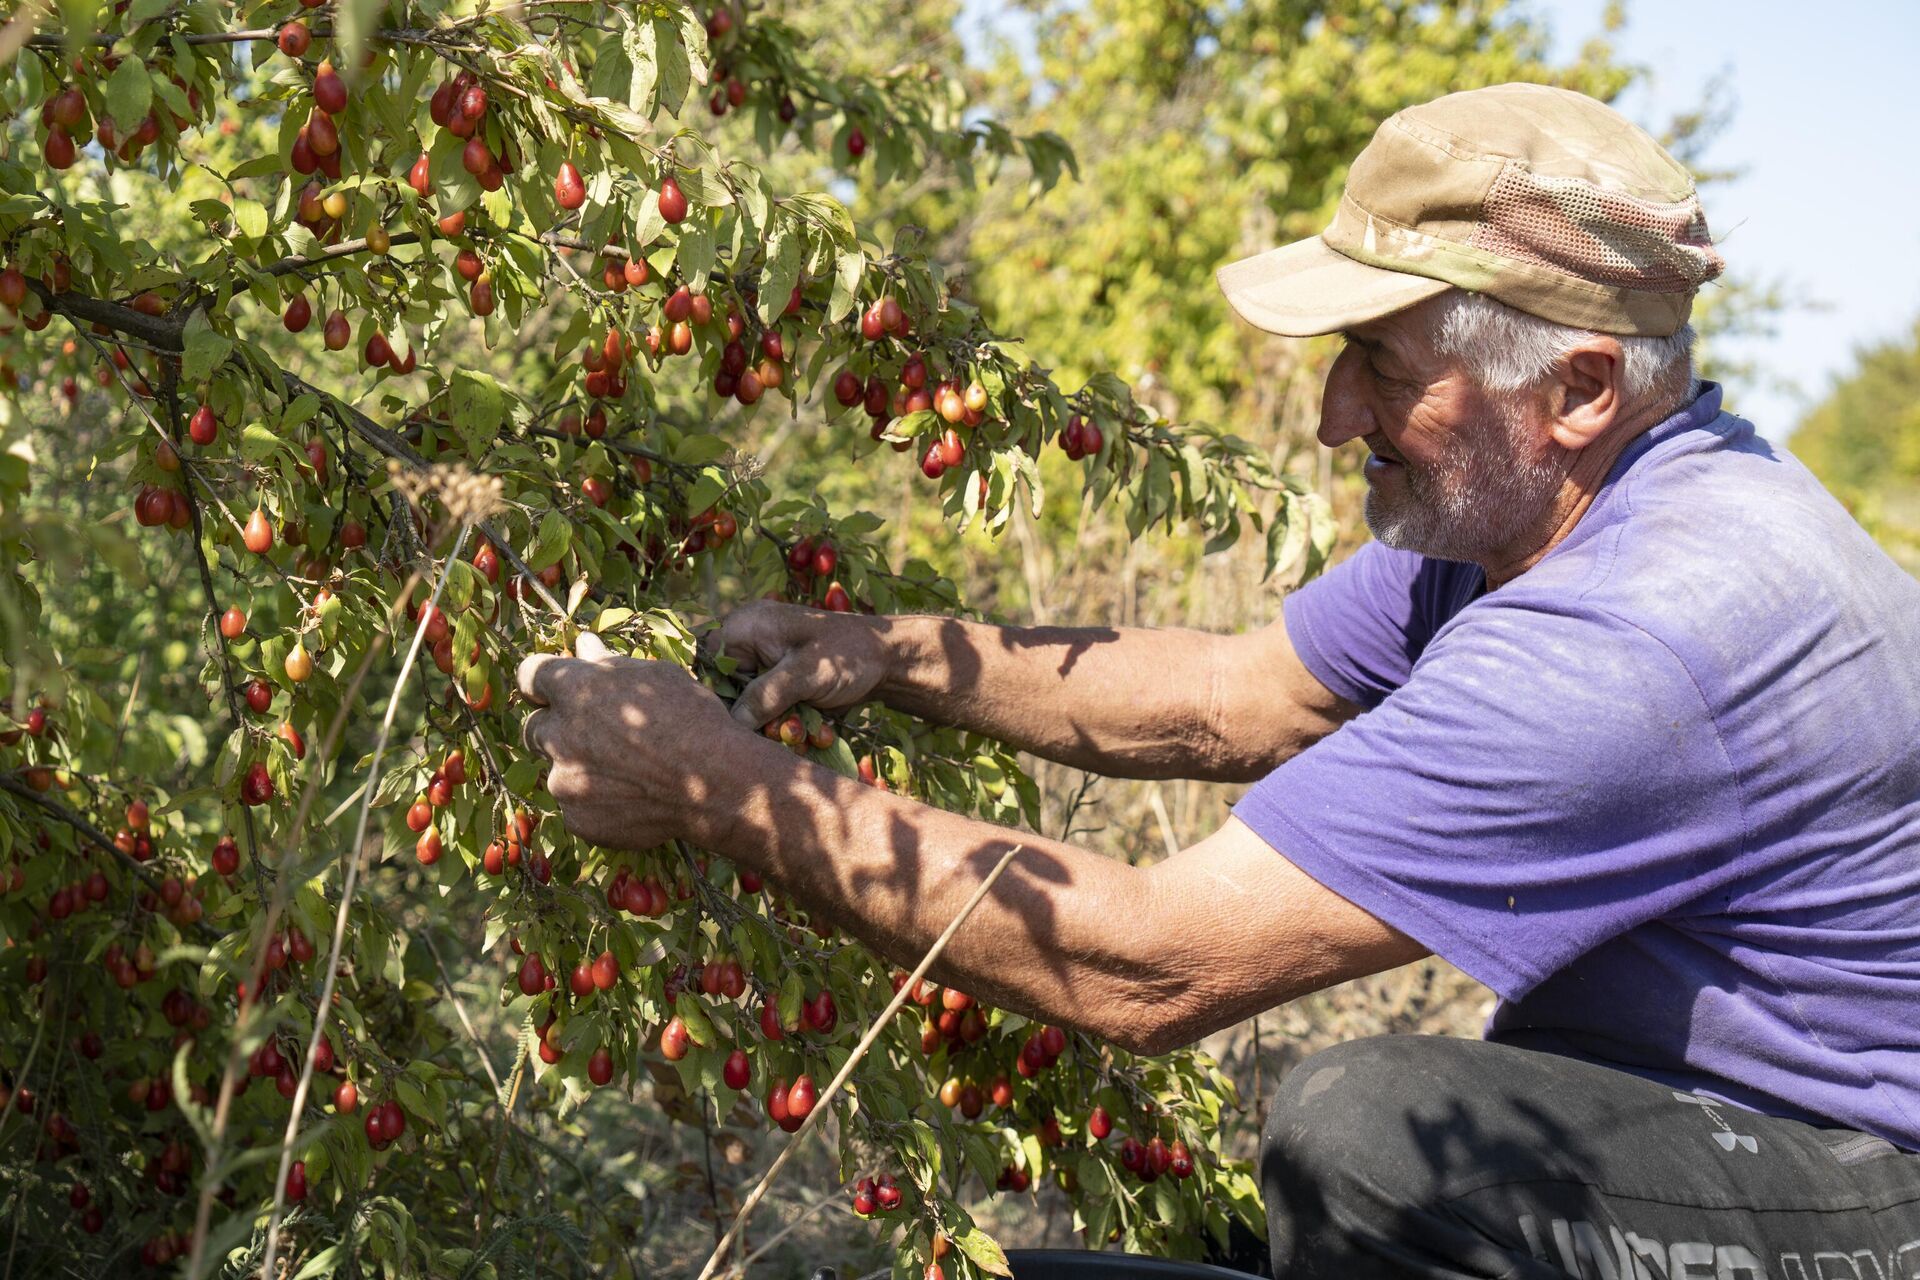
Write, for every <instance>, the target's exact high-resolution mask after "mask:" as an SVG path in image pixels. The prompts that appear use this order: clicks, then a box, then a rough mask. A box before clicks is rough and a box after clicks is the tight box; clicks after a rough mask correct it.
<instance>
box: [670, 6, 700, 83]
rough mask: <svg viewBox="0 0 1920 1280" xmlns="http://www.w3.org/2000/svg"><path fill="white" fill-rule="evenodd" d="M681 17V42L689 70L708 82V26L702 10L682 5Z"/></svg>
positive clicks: (697, 78)
mask: <svg viewBox="0 0 1920 1280" xmlns="http://www.w3.org/2000/svg"><path fill="white" fill-rule="evenodd" d="M676 16H678V18H679V19H680V43H681V46H682V48H683V49H684V50H685V53H686V58H687V63H688V67H689V70H690V71H691V73H692V75H693V78H694V80H695V81H697V82H698V83H700V84H705V83H706V82H707V28H706V20H705V19H703V18H702V17H701V16H700V10H699V9H698V8H696V7H695V6H693V5H690V4H689V5H682V6H680V11H679V13H678V15H676Z"/></svg>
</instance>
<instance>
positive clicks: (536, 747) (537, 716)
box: [520, 708, 552, 756]
mask: <svg viewBox="0 0 1920 1280" xmlns="http://www.w3.org/2000/svg"><path fill="white" fill-rule="evenodd" d="M551 714H552V713H551V712H549V711H547V710H546V709H544V708H541V709H539V710H535V711H532V712H529V713H528V715H527V718H526V719H525V720H524V721H522V722H521V724H520V745H521V746H522V747H524V748H525V749H526V750H528V751H537V752H539V753H540V754H541V755H543V756H544V755H546V754H547V749H546V748H545V747H544V746H542V745H541V743H540V730H541V728H542V727H543V726H542V724H541V722H542V721H543V720H545V719H547V718H548V717H549V716H550V715H551Z"/></svg>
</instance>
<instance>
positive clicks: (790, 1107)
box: [787, 1075, 818, 1120]
mask: <svg viewBox="0 0 1920 1280" xmlns="http://www.w3.org/2000/svg"><path fill="white" fill-rule="evenodd" d="M817 1100H818V1097H817V1095H816V1094H815V1092H814V1088H813V1077H812V1076H809V1075H802V1076H800V1077H799V1078H798V1079H796V1080H795V1081H794V1082H793V1084H792V1086H791V1087H789V1088H788V1089H787V1115H789V1116H790V1117H792V1118H793V1119H795V1120H805V1119H806V1118H807V1116H808V1115H809V1114H810V1113H811V1112H812V1111H813V1106H814V1103H815V1102H816V1101H817Z"/></svg>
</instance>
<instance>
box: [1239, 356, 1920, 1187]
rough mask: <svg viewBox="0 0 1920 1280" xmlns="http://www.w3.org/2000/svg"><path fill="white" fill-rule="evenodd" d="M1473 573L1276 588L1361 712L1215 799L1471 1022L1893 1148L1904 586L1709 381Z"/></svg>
mask: <svg viewBox="0 0 1920 1280" xmlns="http://www.w3.org/2000/svg"><path fill="white" fill-rule="evenodd" d="M1484 585H1485V584H1484V577H1483V575H1482V573H1481V570H1480V569H1479V568H1478V567H1477V566H1475V565H1467V564H1459V563H1450V562H1444V561H1437V560H1429V559H1426V558H1423V557H1421V556H1418V555H1414V554H1411V553H1408V552H1402V551H1394V550H1391V549H1389V548H1387V547H1384V546H1381V545H1379V544H1378V543H1374V544H1371V545H1368V546H1365V547H1363V548H1361V549H1360V550H1359V551H1358V552H1356V553H1355V554H1354V555H1353V556H1352V557H1351V558H1349V559H1348V560H1346V561H1345V562H1344V563H1342V564H1341V565H1339V566H1338V567H1336V568H1335V569H1333V570H1332V571H1331V572H1330V573H1328V574H1327V575H1326V576H1325V577H1323V578H1321V579H1319V580H1318V581H1316V582H1313V583H1311V584H1310V585H1308V586H1307V587H1305V588H1304V589H1302V590H1301V591H1299V592H1296V593H1295V594H1294V595H1292V596H1290V597H1289V598H1288V599H1287V602H1286V609H1285V616H1286V625H1287V632H1288V635H1289V636H1290V637H1291V638H1292V640H1293V643H1294V647H1295V648H1296V649H1297V650H1298V651H1299V653H1300V656H1301V658H1302V659H1303V660H1304V661H1305V662H1306V664H1307V667H1308V669H1309V670H1311V671H1312V672H1313V673H1314V674H1315V675H1316V676H1318V677H1319V678H1320V679H1321V680H1322V681H1323V682H1324V683H1325V684H1326V686H1327V687H1328V688H1329V689H1331V690H1333V691H1334V692H1335V693H1338V694H1340V695H1341V696H1343V697H1345V698H1348V699H1350V700H1351V701H1353V702H1356V703H1359V704H1360V705H1362V706H1363V707H1366V708H1368V710H1367V711H1366V712H1365V713H1364V714H1362V715H1361V716H1359V717H1358V718H1356V719H1354V720H1353V721H1351V722H1349V723H1348V724H1346V725H1345V726H1343V727H1342V728H1340V729H1339V730H1338V731H1337V732H1335V733H1333V734H1331V735H1330V736H1328V737H1327V738H1325V739H1324V740H1322V741H1321V742H1319V743H1317V744H1315V745H1314V746H1313V747H1311V748H1310V749H1308V750H1307V751H1304V752H1302V753H1301V754H1300V755H1298V756H1296V757H1295V758H1294V759H1292V760H1290V761H1288V762H1287V763H1286V764H1284V765H1282V766H1281V767H1280V768H1278V769H1276V770H1275V771H1274V772H1273V773H1271V774H1269V775H1268V776H1267V777H1266V778H1265V779H1263V780H1262V781H1261V782H1259V783H1258V784H1256V785H1255V786H1254V787H1253V788H1252V789H1251V790H1249V791H1248V793H1247V794H1246V796H1245V797H1244V798H1243V799H1242V800H1241V801H1240V803H1239V805H1238V806H1237V807H1236V808H1235V813H1236V815H1237V816H1238V817H1239V818H1240V819H1241V820H1242V821H1243V822H1245V823H1246V824H1247V825H1248V826H1250V827H1252V828H1253V830H1254V831H1256V832H1258V833H1259V834H1260V835H1261V837H1262V838H1264V839H1265V840H1267V841H1268V842H1269V843H1270V844H1272V845H1273V847H1274V848H1275V849H1277V850H1279V851H1281V852H1282V853H1283V854H1285V855H1286V857H1288V858H1289V859H1290V860H1292V861H1293V862H1295V863H1296V864H1298V865H1299V867H1300V868H1301V869H1302V870H1303V871H1305V872H1306V873H1307V874H1309V875H1311V876H1312V877H1313V878H1314V879H1316V880H1318V881H1319V882H1321V883H1322V884H1324V885H1326V886H1327V887H1328V888H1330V889H1332V890H1334V891H1335V892H1337V893H1339V894H1340V895H1341V896H1343V897H1345V898H1347V899H1349V900H1350V901H1352V902H1354V903H1357V904H1358V905H1360V906H1361V907H1364V908H1365V909H1366V910H1368V911H1370V912H1372V913H1373V914H1374V915H1375V916H1377V917H1379V918H1380V919H1382V920H1384V921H1386V922H1388V923H1389V924H1392V925H1393V926H1395V927H1396V928H1398V929H1400V930H1401V931H1403V932H1405V933H1406V934H1408V935H1410V936H1411V937H1413V938H1415V939H1416V940H1418V941H1419V942H1421V943H1423V944H1425V945H1426V946H1427V947H1429V948H1431V949H1432V950H1433V951H1434V952H1435V953H1436V954H1438V955H1440V956H1442V957H1444V958H1446V959H1447V960H1449V961H1451V962H1453V963H1454V964H1456V965H1458V966H1459V967H1460V968H1461V969H1463V970H1465V971H1466V972H1467V973H1469V974H1471V975H1472V976H1473V977H1475V978H1478V979H1479V980H1480V981H1482V982H1484V983H1486V984H1487V985H1488V986H1489V987H1491V988H1493V990H1494V991H1495V992H1496V993H1497V994H1498V995H1499V996H1500V998H1501V1003H1500V1005H1499V1007H1498V1008H1497V1010H1496V1011H1495V1013H1494V1015H1493V1017H1492V1019H1491V1021H1490V1022H1489V1023H1488V1026H1487V1036H1488V1038H1489V1039H1493V1040H1501V1041H1505V1042H1508V1043H1512V1044H1518V1045H1523V1046H1529V1047H1534V1048H1540V1049H1546V1050H1550V1051H1553V1052H1558V1053H1563V1054H1570V1055H1573V1056H1577V1057H1581V1058H1586V1059H1589V1060H1592V1061H1597V1062H1602V1063H1606V1064H1608V1065H1611V1066H1615V1067H1619V1068H1623V1069H1625V1070H1627V1071H1631V1072H1634V1073H1636V1074H1639V1075H1643V1076H1648V1077H1652V1078H1654V1079H1657V1080H1661V1081H1664V1082H1667V1083H1669V1084H1671V1085H1673V1086H1674V1087H1677V1088H1685V1089H1697V1090H1699V1091H1701V1092H1703V1093H1707V1094H1710V1095H1713V1096H1715V1097H1718V1098H1721V1099H1724V1100H1726V1101H1728V1102H1732V1103H1736V1104H1739V1105H1743V1106H1747V1107H1751V1108H1754V1109H1756V1110H1759V1111H1765V1112H1770V1113H1773V1114H1776V1115H1784V1116H1790V1117H1796V1118H1799V1119H1804V1120H1810V1121H1813V1122H1815V1123H1822V1124H1833V1125H1840V1126H1844V1127H1847V1128H1852V1129H1859V1130H1863V1131H1865V1132H1868V1133H1873V1134H1878V1135H1879V1136H1881V1137H1883V1138H1886V1139H1888V1140H1889V1141H1892V1142H1894V1143H1896V1144H1897V1145H1899V1146H1902V1147H1905V1148H1907V1149H1909V1150H1920V581H1916V580H1915V579H1913V578H1911V577H1909V576H1908V575H1907V574H1905V573H1903V572H1902V571H1901V570H1900V569H1899V567H1898V566H1896V565H1895V564H1894V563H1893V562H1892V561H1891V560H1890V559H1888V557H1887V556H1886V555H1885V554H1884V553H1883V552H1882V551H1881V550H1880V549H1879V548H1878V547H1877V546H1875V545H1874V543H1873V541H1872V539H1871V538H1869V537H1868V536H1867V534H1866V533H1865V532H1864V531H1863V530H1862V529H1861V528H1860V526H1859V525H1857V524H1856V523H1854V521H1853V520H1852V519H1851V518H1850V517H1849V516H1848V515H1847V513H1846V511H1845V510H1843V509H1842V508H1841V506H1840V505H1839V504H1838V503H1837V502H1835V501H1834V500H1833V498H1832V497H1831V496H1829V495H1828V494H1827V492H1826V491H1825V490H1824V489H1823V488H1822V487H1821V486H1820V483H1819V482H1818V481H1817V480H1815V479H1814V477H1813V476H1812V475H1811V474H1810V473H1809V472H1808V471H1807V470H1806V468H1805V467H1803V466H1801V464H1800V463H1799V462H1798V461H1796V460H1795V459H1794V458H1793V457H1792V456H1791V455H1789V454H1787V453H1786V452H1784V451H1783V450H1781V449H1779V448H1778V447H1776V446H1773V445H1769V444H1768V443H1767V442H1766V441H1765V440H1763V439H1761V438H1760V437H1759V436H1758V435H1757V434H1756V433H1755V431H1754V429H1753V426H1752V424H1750V423H1748V422H1746V421H1744V420H1742V419H1740V418H1737V417H1734V416H1732V415H1730V414H1726V413H1722V412H1721V410H1720V389H1719V388H1718V387H1716V386H1713V385H1712V384H1707V386H1706V388H1705V390H1704V391H1703V393H1702V394H1701V396H1700V397H1699V399H1698V400H1696V401H1695V402H1694V403H1693V404H1692V405H1691V406H1690V407H1689V408H1687V409H1685V410H1683V411H1682V412H1680V413H1679V414H1677V415H1675V416H1674V417H1673V418H1671V419H1669V420H1667V421H1666V422H1664V423H1662V424H1661V425H1659V426H1658V427H1655V428H1654V429H1653V430H1652V431H1650V432H1649V433H1647V434H1646V435H1645V436H1643V437H1641V438H1640V439H1639V440H1637V441H1635V442H1634V443H1633V444H1631V445H1630V446H1628V448H1627V450H1626V452H1625V453H1624V455H1623V456H1622V457H1621V458H1620V460H1619V462H1618V463H1617V464H1616V465H1615V467H1614V468H1613V471H1612V474H1611V475H1610V476H1609V477H1608V479H1607V482H1606V484H1605V486H1604V487H1603V488H1602V489H1601V491H1600V493H1599V494H1598V495H1597V496H1596V498H1595V500H1594V502H1593V505H1592V507H1591V508H1590V509H1589V510H1588V511H1587V513H1586V515H1585V516H1584V517H1583V518H1582V519H1581V520H1580V522H1579V524H1578V525H1576V526H1575V528H1574V530H1573V532H1572V533H1571V534H1570V535H1569V536H1568V537H1567V538H1566V540H1565V541H1563V542H1562V543H1560V545H1558V546H1557V547H1555V548H1554V549H1553V550H1552V551H1551V552H1549V553H1548V554H1547V556H1546V557H1545V558H1544V559H1542V560H1541V561H1540V563H1539V564H1538V565H1536V566H1535V567H1534V568H1532V569H1529V570H1528V571H1527V572H1526V573H1524V574H1522V575H1521V576H1520V577H1519V578H1517V579H1515V580H1513V581H1512V582H1509V583H1507V584H1506V585H1504V586H1502V587H1500V588H1499V589H1498V590H1497V591H1492V592H1487V591H1486V590H1485V589H1484Z"/></svg>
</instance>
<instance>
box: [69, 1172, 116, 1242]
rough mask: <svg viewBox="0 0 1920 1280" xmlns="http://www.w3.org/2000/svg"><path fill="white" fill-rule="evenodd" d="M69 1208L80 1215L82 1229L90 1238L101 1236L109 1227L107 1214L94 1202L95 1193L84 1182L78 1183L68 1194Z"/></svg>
mask: <svg viewBox="0 0 1920 1280" xmlns="http://www.w3.org/2000/svg"><path fill="white" fill-rule="evenodd" d="M67 1207H68V1208H70V1209H72V1210H73V1211H74V1212H75V1213H77V1214H79V1215H80V1229H81V1230H82V1231H84V1232H86V1233H87V1234H88V1235H90V1236H97V1235H99V1234H100V1230H101V1228H103V1227H105V1226H106V1225H107V1215H106V1212H105V1211H104V1210H103V1209H102V1208H101V1207H100V1206H99V1205H97V1204H95V1203H94V1202H93V1191H92V1189H91V1188H89V1187H88V1186H87V1184H86V1183H84V1182H76V1183H74V1184H73V1188H72V1189H71V1190H70V1191H68V1192H67Z"/></svg>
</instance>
